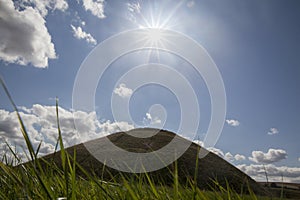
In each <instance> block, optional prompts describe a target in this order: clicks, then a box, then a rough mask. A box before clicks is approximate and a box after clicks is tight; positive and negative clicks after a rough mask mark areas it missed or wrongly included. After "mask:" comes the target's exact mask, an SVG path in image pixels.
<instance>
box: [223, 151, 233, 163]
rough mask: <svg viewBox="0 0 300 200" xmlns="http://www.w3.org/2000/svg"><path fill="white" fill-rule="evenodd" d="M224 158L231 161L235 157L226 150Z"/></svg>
mask: <svg viewBox="0 0 300 200" xmlns="http://www.w3.org/2000/svg"><path fill="white" fill-rule="evenodd" d="M224 158H225V160H227V161H230V162H233V161H234V158H235V157H234V156H233V155H232V154H231V153H230V152H227V153H226V154H225V155H224Z"/></svg>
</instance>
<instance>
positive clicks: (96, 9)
mask: <svg viewBox="0 0 300 200" xmlns="http://www.w3.org/2000/svg"><path fill="white" fill-rule="evenodd" d="M82 1H83V7H84V9H85V10H86V11H90V12H91V13H92V14H93V15H94V16H96V17H98V18H100V19H103V18H105V14H104V0H82Z"/></svg>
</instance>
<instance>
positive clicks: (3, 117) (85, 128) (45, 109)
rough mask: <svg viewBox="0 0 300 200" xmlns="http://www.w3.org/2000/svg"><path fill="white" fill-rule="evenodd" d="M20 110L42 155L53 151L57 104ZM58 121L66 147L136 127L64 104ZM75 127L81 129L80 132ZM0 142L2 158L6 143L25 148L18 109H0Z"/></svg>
mask: <svg viewBox="0 0 300 200" xmlns="http://www.w3.org/2000/svg"><path fill="white" fill-rule="evenodd" d="M20 109H21V111H20V115H21V117H22V119H23V121H24V124H25V127H26V130H27V132H28V133H29V136H30V140H31V142H32V144H33V146H34V148H35V149H37V147H38V145H39V144H40V142H41V141H42V145H41V148H40V154H39V155H45V154H49V153H53V151H54V148H55V144H56V141H57V137H58V130H57V123H56V110H55V109H56V107H55V106H45V105H40V104H35V105H33V106H32V107H31V108H26V107H22V108H20ZM74 120H76V126H77V127H75V124H74ZM59 121H60V127H61V132H62V137H63V141H64V144H65V146H66V147H68V146H72V145H75V144H78V143H81V142H85V141H88V140H91V139H95V138H99V137H102V136H105V135H108V134H111V133H114V132H117V131H119V130H120V128H121V129H122V130H130V129H133V128H134V127H133V125H130V124H128V123H127V122H110V121H106V122H103V123H100V122H99V121H98V119H97V115H96V113H95V112H91V113H87V112H82V111H74V112H72V111H70V110H67V109H64V108H62V107H59ZM76 129H78V130H80V131H81V132H80V133H78V132H77V131H76ZM0 141H1V145H0V158H2V156H3V155H4V154H5V153H6V152H7V146H6V144H5V142H7V143H9V144H10V145H12V146H17V147H26V145H25V142H24V139H23V136H22V133H21V131H20V125H19V123H18V119H17V115H16V113H15V112H9V111H6V110H2V109H0ZM19 150H21V148H19ZM23 158H25V157H24V155H23Z"/></svg>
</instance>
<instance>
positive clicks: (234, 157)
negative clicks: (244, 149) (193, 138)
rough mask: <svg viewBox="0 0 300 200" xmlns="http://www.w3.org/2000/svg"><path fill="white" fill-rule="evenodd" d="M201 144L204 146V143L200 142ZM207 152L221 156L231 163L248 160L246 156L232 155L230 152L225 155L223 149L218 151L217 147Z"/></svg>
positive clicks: (210, 148)
mask: <svg viewBox="0 0 300 200" xmlns="http://www.w3.org/2000/svg"><path fill="white" fill-rule="evenodd" d="M199 143H200V144H201V143H202V144H203V142H202V141H199ZM203 147H204V145H203ZM207 150H209V151H210V152H212V153H214V154H216V155H218V156H220V157H221V158H223V159H225V160H227V161H229V162H235V161H242V160H245V159H246V157H245V156H244V155H241V154H235V155H232V154H231V153H230V152H227V153H224V152H223V151H222V150H221V149H218V148H215V147H208V148H207Z"/></svg>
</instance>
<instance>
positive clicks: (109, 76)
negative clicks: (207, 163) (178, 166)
mask: <svg viewBox="0 0 300 200" xmlns="http://www.w3.org/2000/svg"><path fill="white" fill-rule="evenodd" d="M299 9H300V3H299V2H298V1H297V0H289V1H280V0H266V1H260V0H252V1H239V0H224V1H217V0H209V1H208V0H199V1H188V0H187V1H179V0H176V1H171V0H164V1H150V0H149V1H146V0H145V1H122V2H119V1H101V0H100V1H99V0H98V1H92V0H78V1H67V0H54V1H52V3H47V2H43V1H38V0H33V1H21V0H20V1H14V2H12V1H11V0H0V27H1V28H0V50H1V51H0V74H1V77H2V78H3V79H4V80H5V83H6V85H7V87H8V88H9V91H10V93H11V95H12V96H13V98H14V100H15V103H16V104H17V105H18V106H19V107H20V111H21V112H22V115H23V118H24V120H25V121H26V123H27V124H28V129H29V130H31V131H32V133H31V134H32V138H33V139H32V140H33V141H34V144H38V141H40V140H43V141H45V143H46V144H44V145H43V148H42V151H43V152H42V153H44V154H45V153H49V152H51V150H53V141H54V138H55V134H56V132H55V120H54V121H53V120H52V117H53V115H55V112H54V113H53V111H54V107H53V106H54V105H55V97H58V98H59V105H60V107H61V118H62V121H63V122H62V126H64V125H65V127H64V131H65V133H64V134H65V135H66V142H67V144H68V145H72V144H75V143H77V142H78V141H81V139H82V138H81V136H80V135H79V136H78V135H74V133H73V132H74V125H72V123H71V122H72V120H73V119H72V111H71V110H72V92H73V86H74V82H75V78H76V74H77V72H78V70H79V68H80V66H81V64H82V63H83V61H84V60H85V59H86V58H87V56H88V55H89V54H90V52H91V51H92V50H93V49H94V48H95V47H97V45H99V44H101V42H103V41H104V40H105V39H107V38H109V37H111V36H113V35H116V34H119V33H121V32H123V31H128V30H132V29H139V28H140V29H141V28H149V25H147V24H146V23H145V21H147V22H149V23H150V26H152V27H153V26H154V27H155V26H156V25H162V24H163V22H166V23H165V26H163V27H162V28H166V29H170V30H173V31H177V32H179V33H182V34H185V35H187V36H189V37H191V38H192V39H193V40H195V41H196V42H198V43H199V44H201V45H202V46H203V47H204V48H205V49H206V51H207V52H208V54H209V55H210V56H211V58H212V59H213V61H214V62H215V64H216V65H217V67H218V70H219V72H220V74H221V76H222V79H223V82H224V86H225V90H226V97H227V106H226V109H227V114H226V121H225V122H224V128H223V131H222V133H221V136H220V138H219V140H218V142H217V144H216V145H215V146H214V147H213V148H211V150H212V151H214V152H216V153H219V155H220V156H222V157H224V158H225V159H227V160H228V161H229V162H231V163H232V164H234V165H236V166H237V167H239V168H240V169H242V170H243V171H245V172H246V173H248V174H249V175H251V176H252V177H254V178H255V179H257V180H264V175H263V173H262V167H263V164H265V165H266V166H267V170H269V174H270V179H272V180H281V174H283V175H284V179H285V181H292V182H300V147H299V144H298V143H299V141H300V134H299V133H300V125H299V122H300V115H299V113H300V103H299V102H300V90H299V85H300V59H299V56H300V54H299V52H300V46H299V44H300V21H299V20H298V19H300V12H299V11H300V10H299ZM143 18H144V19H143ZM152 18H153V20H152ZM152 21H153V22H154V23H152ZM147 26H148V27H147ZM120 45H126V41H124V43H123V44H120ZM187 51H188V49H187ZM158 57H159V58H158ZM147 62H159V63H161V64H165V65H169V66H172V67H173V68H174V69H176V70H177V71H179V73H180V74H182V75H184V76H185V77H186V79H187V80H189V83H190V84H191V85H192V87H193V89H194V90H195V91H196V96H197V98H198V100H199V107H200V113H201V121H200V126H199V130H198V131H197V136H196V138H197V139H199V140H201V141H202V140H203V139H204V137H205V134H206V131H207V127H208V124H209V121H210V117H211V113H210V112H211V109H210V106H211V102H210V96H209V92H208V90H207V87H206V85H205V82H204V81H203V78H202V77H201V76H200V75H199V74H197V73H196V71H195V70H194V69H193V67H192V66H191V65H190V64H189V63H187V62H186V61H184V60H183V59H182V58H179V57H178V56H176V55H173V54H170V53H167V52H157V51H152V52H151V51H150V57H149V50H148V51H147V50H145V51H142V52H132V53H131V54H128V55H124V56H121V57H119V58H118V60H116V61H115V62H113V63H112V64H111V66H110V67H109V69H108V70H107V71H106V72H105V76H103V79H101V80H100V82H99V85H98V87H97V91H96V94H95V102H96V103H95V108H96V110H95V111H96V112H95V113H94V114H91V113H90V114H89V113H80V116H81V117H82V118H81V119H86V120H89V121H80V122H79V123H80V126H81V125H82V128H83V130H85V131H86V132H88V133H90V134H92V135H93V137H99V135H105V134H107V133H111V132H114V131H117V130H118V125H119V126H122V127H124V128H125V129H130V128H133V125H132V124H131V123H130V122H126V121H124V122H115V121H114V118H113V116H112V112H111V107H110V99H111V96H112V95H115V96H117V98H120V99H122V98H129V96H131V95H132V96H131V100H130V106H129V109H130V112H131V115H132V118H133V119H134V121H135V123H136V124H138V125H140V126H154V127H155V126H157V125H159V124H161V123H162V121H164V120H163V119H161V118H160V116H159V113H158V116H155V112H153V113H149V108H150V107H151V105H154V104H161V105H162V106H163V107H164V109H165V111H166V112H167V113H168V115H167V118H166V123H165V126H164V128H165V129H168V130H172V131H176V130H177V128H178V126H179V125H178V124H179V122H180V120H181V119H180V106H179V102H178V100H177V99H176V95H174V94H173V93H172V92H170V90H168V88H164V87H161V86H158V85H145V86H144V87H141V88H139V89H138V90H136V91H132V90H131V88H130V87H129V86H128V85H126V84H125V85H124V84H123V85H120V84H119V85H115V84H116V82H117V81H118V80H119V79H120V78H121V76H122V75H123V74H124V73H126V71H128V70H130V69H131V68H132V66H137V65H140V64H144V63H147ZM146 76H147V75H145V77H146ZM135 78H136V79H143V76H141V77H135ZM0 96H1V101H0V111H1V116H0V133H1V135H0V140H1V141H9V142H11V143H16V144H20V145H21V144H22V141H21V139H20V137H21V136H20V133H19V131H18V129H17V128H16V127H17V126H18V125H17V124H16V123H15V122H16V118H15V116H14V113H13V112H12V111H13V110H12V106H11V104H10V103H9V101H8V99H7V97H6V95H5V93H4V91H3V90H2V89H1V90H0ZM158 111H159V109H158ZM79 119H80V118H78V120H79ZM8 124H10V125H8ZM85 124H89V125H90V126H86V125H85ZM94 132H97V134H94ZM84 139H89V138H84ZM1 143H3V142H1ZM204 145H205V144H204ZM0 152H1V154H3V153H4V152H5V147H4V146H3V145H2V146H1V147H0Z"/></svg>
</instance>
